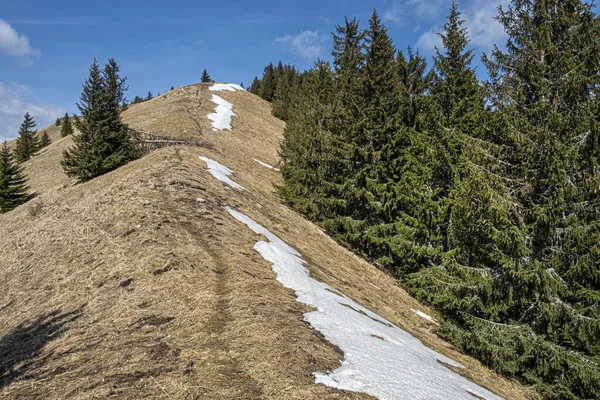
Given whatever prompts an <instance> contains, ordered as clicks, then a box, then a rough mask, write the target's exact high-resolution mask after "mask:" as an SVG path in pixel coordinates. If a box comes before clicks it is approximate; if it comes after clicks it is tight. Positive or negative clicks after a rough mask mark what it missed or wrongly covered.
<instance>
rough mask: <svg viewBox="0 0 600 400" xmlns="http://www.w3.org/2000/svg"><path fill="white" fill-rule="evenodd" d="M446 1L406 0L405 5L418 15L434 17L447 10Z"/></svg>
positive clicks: (448, 6)
mask: <svg viewBox="0 0 600 400" xmlns="http://www.w3.org/2000/svg"><path fill="white" fill-rule="evenodd" d="M448 3H449V2H447V1H444V0H407V2H406V5H407V6H408V7H409V9H410V10H411V11H412V12H413V13H414V14H415V15H417V16H418V17H430V18H435V17H438V16H440V15H442V14H443V13H445V12H446V11H448V9H449V8H450V5H449V4H448ZM444 4H446V6H447V7H446V6H444Z"/></svg>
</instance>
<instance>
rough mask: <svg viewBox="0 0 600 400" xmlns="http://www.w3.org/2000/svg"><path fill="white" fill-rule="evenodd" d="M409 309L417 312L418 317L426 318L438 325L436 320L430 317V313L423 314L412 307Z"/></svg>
mask: <svg viewBox="0 0 600 400" xmlns="http://www.w3.org/2000/svg"><path fill="white" fill-rule="evenodd" d="M411 310H412V311H413V312H414V313H415V314H417V315H418V316H419V317H421V318H424V319H426V320H427V321H429V322H433V323H434V324H436V325H439V324H438V323H437V322H435V321H434V319H433V318H431V316H430V315H427V314H425V313H424V312H423V311H419V310H415V309H414V308H411Z"/></svg>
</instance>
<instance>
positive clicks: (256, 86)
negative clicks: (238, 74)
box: [248, 76, 260, 95]
mask: <svg viewBox="0 0 600 400" xmlns="http://www.w3.org/2000/svg"><path fill="white" fill-rule="evenodd" d="M259 90H260V79H258V76H255V77H254V79H253V80H252V83H251V84H250V86H249V87H248V91H249V92H250V93H252V94H256V95H258V94H259Z"/></svg>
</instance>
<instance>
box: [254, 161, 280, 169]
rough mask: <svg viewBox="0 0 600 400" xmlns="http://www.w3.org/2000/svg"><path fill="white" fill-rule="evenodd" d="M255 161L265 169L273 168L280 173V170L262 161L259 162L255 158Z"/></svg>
mask: <svg viewBox="0 0 600 400" xmlns="http://www.w3.org/2000/svg"><path fill="white" fill-rule="evenodd" d="M253 160H254V161H256V162H257V163H259V164H260V165H262V166H263V167H267V168H271V169H272V170H273V171H277V172H279V168H275V167H274V166H272V165H269V164H267V163H264V162H262V161H260V160H257V159H256V158H253Z"/></svg>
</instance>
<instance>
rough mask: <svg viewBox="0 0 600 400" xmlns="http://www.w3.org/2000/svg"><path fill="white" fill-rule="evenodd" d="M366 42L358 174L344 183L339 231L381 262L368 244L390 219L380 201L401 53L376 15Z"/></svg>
mask: <svg viewBox="0 0 600 400" xmlns="http://www.w3.org/2000/svg"><path fill="white" fill-rule="evenodd" d="M364 38H365V56H364V68H363V69H362V79H360V81H359V84H360V89H359V90H360V92H359V96H357V97H356V98H357V100H358V104H359V106H360V108H361V109H362V112H361V114H359V115H360V116H361V117H362V118H360V117H359V118H360V120H358V121H357V122H358V124H359V126H360V128H359V129H356V130H355V132H356V133H358V134H355V135H354V137H353V140H352V142H351V143H352V146H353V149H352V153H351V155H350V159H349V163H350V165H352V169H353V171H351V172H350V174H349V175H348V178H347V180H346V182H345V190H346V203H347V208H346V210H345V214H346V215H344V217H343V218H338V219H337V221H336V223H337V226H336V227H335V228H336V231H337V232H336V237H338V238H339V240H342V241H343V242H344V243H346V244H347V245H349V246H351V247H353V248H359V249H364V250H363V253H364V254H365V255H367V256H369V257H373V258H380V254H379V250H378V249H376V248H375V247H373V246H370V245H369V243H375V242H379V241H380V240H381V237H380V235H379V234H378V233H377V229H376V228H375V227H376V226H377V225H379V224H381V223H384V221H385V218H386V216H384V215H383V214H382V213H383V210H382V208H381V201H380V196H381V194H382V193H383V192H384V191H385V190H386V188H387V187H386V185H387V181H388V179H389V176H388V174H387V171H388V166H387V164H388V163H389V162H390V161H391V160H388V159H385V158H384V148H385V146H386V145H387V144H388V143H390V141H391V140H392V138H393V137H394V136H395V135H396V134H397V132H398V129H399V124H398V118H397V110H398V107H399V102H398V94H397V76H396V74H395V56H396V50H395V48H394V45H393V43H392V40H391V38H390V37H389V35H388V33H387V29H386V28H385V26H383V24H382V23H381V19H380V17H379V15H378V14H377V12H376V11H375V10H374V11H373V14H372V16H371V19H370V20H369V28H368V29H367V30H366V32H365V36H364ZM354 118H356V116H354V117H353V119H354ZM355 124H356V122H355ZM355 126H356V125H355Z"/></svg>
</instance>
